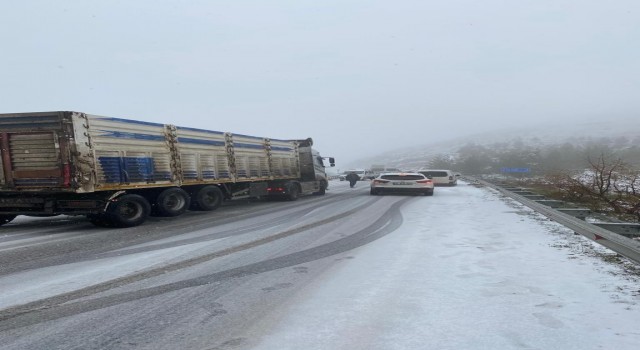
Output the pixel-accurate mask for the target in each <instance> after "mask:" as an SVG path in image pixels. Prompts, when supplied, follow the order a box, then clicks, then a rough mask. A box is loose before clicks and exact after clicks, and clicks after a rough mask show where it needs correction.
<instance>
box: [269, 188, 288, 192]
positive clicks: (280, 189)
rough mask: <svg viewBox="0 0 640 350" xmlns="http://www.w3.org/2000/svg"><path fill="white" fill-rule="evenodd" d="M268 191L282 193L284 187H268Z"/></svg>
mask: <svg viewBox="0 0 640 350" xmlns="http://www.w3.org/2000/svg"><path fill="white" fill-rule="evenodd" d="M267 192H269V193H282V192H284V188H283V187H267Z"/></svg>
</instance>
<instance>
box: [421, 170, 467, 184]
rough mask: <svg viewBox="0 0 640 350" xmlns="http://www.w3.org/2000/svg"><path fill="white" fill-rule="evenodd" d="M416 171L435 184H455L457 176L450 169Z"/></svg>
mask: <svg viewBox="0 0 640 350" xmlns="http://www.w3.org/2000/svg"><path fill="white" fill-rule="evenodd" d="M418 172H419V173H420V174H422V175H424V176H426V177H428V178H430V179H432V180H433V183H434V184H435V185H436V186H455V185H457V184H458V178H457V177H456V176H455V175H454V174H453V171H451V170H439V169H438V170H436V169H420V170H418Z"/></svg>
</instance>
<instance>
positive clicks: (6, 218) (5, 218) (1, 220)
mask: <svg viewBox="0 0 640 350" xmlns="http://www.w3.org/2000/svg"><path fill="white" fill-rule="evenodd" d="M15 218H16V216H15V215H0V226H2V225H4V224H6V223H9V222H11V220H13V219H15Z"/></svg>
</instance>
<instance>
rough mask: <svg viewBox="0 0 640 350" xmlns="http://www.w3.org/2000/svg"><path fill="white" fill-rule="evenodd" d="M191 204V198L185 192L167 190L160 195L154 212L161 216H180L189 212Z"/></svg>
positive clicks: (173, 188)
mask: <svg viewBox="0 0 640 350" xmlns="http://www.w3.org/2000/svg"><path fill="white" fill-rule="evenodd" d="M190 203H191V197H189V194H188V193H187V192H186V191H185V190H183V189H181V188H177V187H172V188H167V189H166V190H164V191H162V192H160V194H159V195H158V198H157V199H156V203H155V207H154V210H153V212H154V214H155V215H159V216H169V217H170V216H178V215H182V214H183V213H184V212H185V211H187V209H188V208H189V205H190Z"/></svg>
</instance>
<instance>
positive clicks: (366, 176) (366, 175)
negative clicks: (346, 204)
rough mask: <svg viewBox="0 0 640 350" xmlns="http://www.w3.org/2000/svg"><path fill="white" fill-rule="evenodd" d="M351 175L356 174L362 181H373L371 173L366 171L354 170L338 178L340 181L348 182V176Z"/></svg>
mask: <svg viewBox="0 0 640 350" xmlns="http://www.w3.org/2000/svg"><path fill="white" fill-rule="evenodd" d="M349 173H356V175H358V177H359V178H360V180H361V181H362V180H370V179H372V177H371V175H372V173H371V171H369V170H366V169H352V170H347V171H345V172H344V173H342V174H341V175H340V176H339V177H338V178H339V179H340V181H344V180H346V176H347V175H349Z"/></svg>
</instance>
